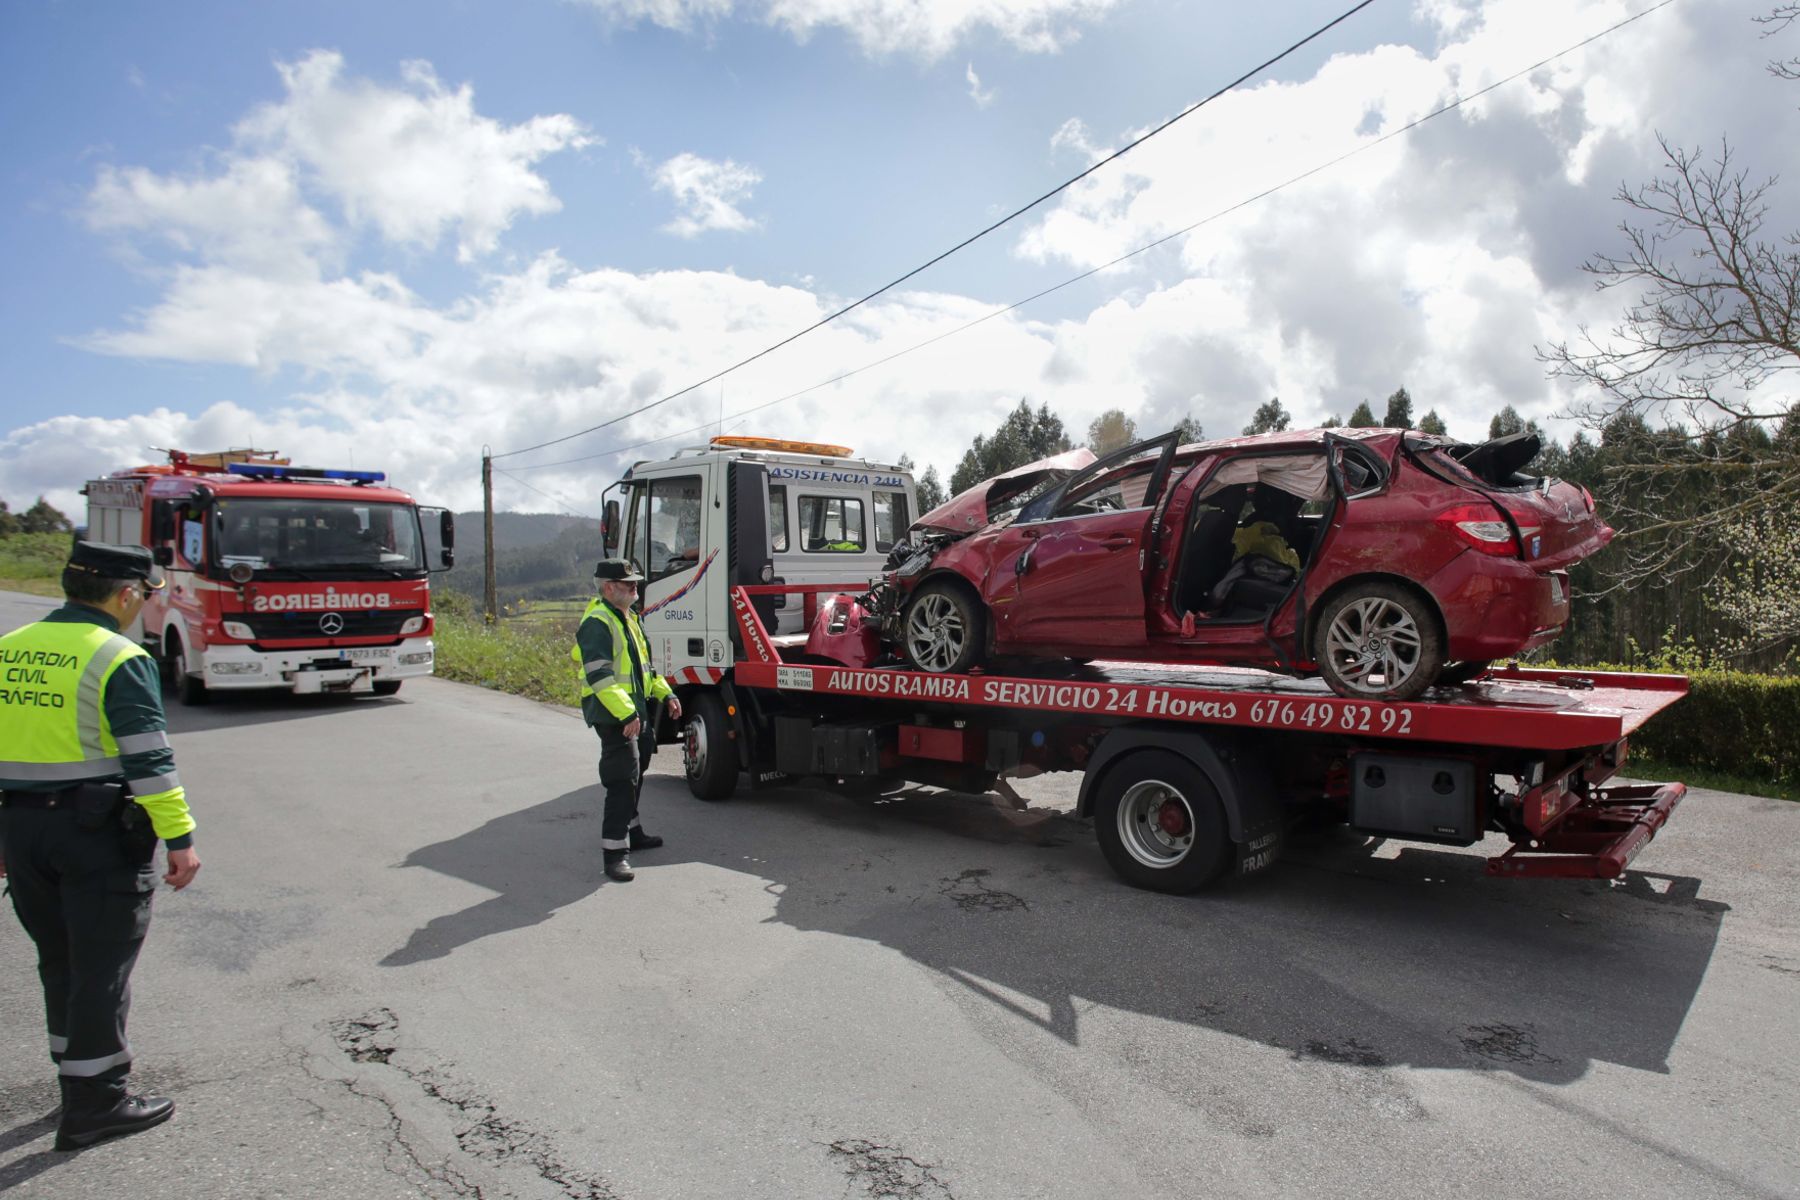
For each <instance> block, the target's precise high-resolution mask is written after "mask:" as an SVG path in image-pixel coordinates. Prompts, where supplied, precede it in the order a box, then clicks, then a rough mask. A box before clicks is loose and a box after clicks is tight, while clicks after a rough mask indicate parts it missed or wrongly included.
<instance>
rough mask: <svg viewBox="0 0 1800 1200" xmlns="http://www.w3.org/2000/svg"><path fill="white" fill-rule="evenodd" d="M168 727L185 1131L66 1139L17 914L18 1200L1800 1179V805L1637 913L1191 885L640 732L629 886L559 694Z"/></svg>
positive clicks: (5, 1051)
mask: <svg viewBox="0 0 1800 1200" xmlns="http://www.w3.org/2000/svg"><path fill="white" fill-rule="evenodd" d="M47 606H48V602H47V601H38V600H35V599H32V598H29V597H19V596H12V595H0V628H11V627H12V626H14V625H16V624H19V623H21V622H23V621H26V620H29V619H31V618H32V617H33V616H35V615H36V614H38V613H40V612H42V611H43V610H44V609H45V608H46V607H47ZM171 725H172V728H173V730H174V744H175V747H176V753H177V755H178V758H179V762H180V769H181V774H182V778H183V780H184V781H185V782H186V784H187V786H188V790H189V794H190V797H191V800H192V802H193V804H194V807H195V810H196V813H197V815H198V818H199V821H200V830H199V841H198V845H199V848H200V851H201V854H202V857H203V858H204V861H205V864H206V865H205V869H204V870H203V871H202V873H201V875H200V878H199V882H198V883H196V884H195V885H194V886H193V887H192V888H190V889H188V890H187V891H186V892H183V893H181V894H178V895H177V894H172V893H169V892H167V891H166V890H165V891H164V892H163V893H162V894H161V895H160V896H159V898H158V900H157V908H156V917H155V922H154V924H153V926H152V930H151V936H150V941H149V943H148V945H147V947H146V949H145V953H144V957H143V960H142V962H141V965H140V967H139V970H138V972H137V976H136V1000H135V1005H134V1009H133V1014H132V1033H133V1037H132V1041H133V1044H134V1046H135V1048H136V1050H137V1055H138V1071H137V1074H136V1076H135V1079H136V1080H137V1083H138V1084H139V1085H140V1086H143V1087H148V1088H152V1089H166V1090H167V1091H168V1092H169V1093H170V1094H172V1095H174V1096H175V1097H176V1098H177V1100H178V1102H179V1105H180V1110H179V1112H178V1113H177V1115H176V1118H175V1120H174V1121H173V1122H172V1123H171V1124H169V1125H167V1126H165V1127H163V1128H161V1129H159V1130H156V1131H153V1132H151V1133H147V1134H144V1135H142V1136H139V1137H134V1138H130V1139H126V1140H124V1141H120V1142H115V1143H110V1144H106V1145H103V1146H100V1147H97V1148H94V1149H92V1150H89V1151H86V1152H83V1153H81V1154H78V1155H61V1154H56V1153H54V1152H52V1151H51V1150H50V1140H51V1131H52V1124H51V1121H50V1120H49V1119H48V1114H51V1113H52V1112H53V1110H54V1107H55V1092H54V1086H53V1080H52V1078H51V1075H50V1072H49V1065H48V1062H47V1060H46V1058H45V1056H44V1053H43V1037H42V1030H41V1027H40V1025H39V1023H38V1013H39V1011H40V1010H39V1001H38V998H37V990H36V979H35V974H34V972H33V970H32V956H31V950H30V946H29V943H28V942H27V941H26V939H25V937H24V935H23V933H22V932H21V931H20V930H19V928H18V926H17V924H16V922H14V921H13V920H11V919H10V918H6V919H3V920H0V963H4V964H5V969H4V970H0V1012H4V1013H5V1014H7V1016H6V1019H5V1021H4V1022H3V1023H0V1191H5V1190H7V1189H11V1190H12V1191H13V1193H14V1194H15V1195H17V1196H18V1197H19V1198H20V1200H24V1198H26V1197H77V1196H79V1197H88V1196H100V1195H107V1196H137V1197H164V1196H166V1197H180V1198H182V1200H202V1198H207V1197H230V1198H233V1200H239V1198H243V1197H356V1198H359V1200H361V1198H379V1197H414V1196H420V1195H426V1196H435V1197H476V1196H479V1197H485V1198H487V1200H494V1198H498V1197H520V1198H530V1197H546V1198H566V1197H578V1198H590V1197H619V1198H622V1200H659V1198H672V1197H730V1198H755V1197H777V1198H787V1197H799V1198H811V1197H820V1198H837V1197H906V1198H909V1200H910V1198H923V1200H946V1198H950V1197H955V1198H957V1200H976V1198H977V1197H1003V1198H1017V1197H1084V1198H1091V1197H1098V1196H1109V1195H1119V1196H1129V1197H1133V1198H1137V1197H1146V1198H1148V1197H1209V1198H1210V1197H1236V1196H1259V1197H1268V1196H1282V1197H1285V1196H1300V1195H1308V1196H1369V1197H1381V1198H1382V1200H1388V1198H1389V1197H1392V1196H1393V1195H1395V1194H1397V1193H1398V1194H1405V1195H1423V1196H1433V1197H1436V1196H1487V1195H1494V1194H1499V1193H1502V1192H1506V1193H1517V1194H1522V1195H1531V1196H1538V1197H1544V1196H1582V1197H1592V1196H1596V1195H1606V1196H1608V1197H1621V1196H1627V1197H1628V1196H1671V1197H1676V1196H1678V1197H1699V1196H1706V1197H1710V1196H1793V1195H1800V1116H1797V1115H1796V1097H1797V1096H1800V1053H1796V1049H1795V1048H1796V1046H1800V1036H1797V1035H1800V899H1796V891H1797V889H1796V886H1795V885H1796V882H1797V881H1800V805H1794V804H1788V803H1784V802H1780V801H1773V800H1762V799H1756V798H1753V797H1746V796H1734V795H1725V794H1720V793H1714V792H1696V793H1693V794H1692V795H1691V796H1690V798H1689V799H1688V801H1687V802H1686V803H1685V804H1684V805H1683V806H1682V808H1681V809H1679V810H1678V811H1677V813H1676V814H1675V817H1674V820H1673V821H1672V823H1671V824H1670V826H1669V827H1668V829H1666V830H1665V832H1664V833H1663V835H1662V836H1661V837H1660V838H1659V839H1658V840H1657V841H1656V842H1655V843H1653V844H1652V845H1651V846H1650V847H1649V848H1648V849H1647V850H1646V851H1645V852H1644V853H1643V855H1641V856H1640V858H1639V860H1638V862H1637V863H1636V864H1635V865H1636V868H1637V869H1636V870H1634V871H1633V872H1632V873H1631V874H1630V877H1629V878H1628V879H1627V880H1625V881H1624V882H1623V883H1621V884H1620V885H1618V886H1611V887H1609V886H1603V885H1597V884H1589V883H1576V882H1520V881H1500V880H1489V879H1487V878H1485V877H1484V876H1483V875H1482V874H1481V863H1482V856H1483V853H1482V850H1481V848H1477V849H1473V850H1469V851H1445V850H1440V849H1430V848H1420V847H1407V846H1402V845H1400V844H1398V843H1369V842H1365V841H1363V840H1362V839H1358V838H1353V837H1350V836H1347V835H1344V836H1324V837H1321V838H1319V839H1318V840H1317V841H1316V842H1314V843H1312V844H1308V845H1305V846H1301V847H1298V848H1294V849H1292V850H1290V852H1289V854H1288V855H1287V857H1286V858H1285V859H1284V861H1283V864H1282V865H1281V867H1280V868H1279V869H1278V870H1277V871H1275V872H1274V873H1272V874H1271V875H1270V876H1268V877H1266V878H1264V879H1263V880H1260V881H1258V882H1255V883H1251V884H1247V885H1240V886H1236V887H1230V888H1226V889H1225V890H1222V891H1219V892H1215V893H1211V894H1206V895H1202V896H1197V897H1189V898H1171V897H1166V896H1160V895H1153V894H1148V893H1143V892H1137V891H1133V890H1131V889H1128V888H1126V887H1124V886H1122V885H1120V884H1119V883H1117V882H1116V881H1115V880H1114V879H1113V877H1112V875H1111V874H1110V873H1109V872H1108V870H1107V869H1106V867H1105V865H1104V863H1103V862H1102V861H1101V858H1100V855H1099V852H1098V850H1097V849H1096V847H1095V845H1094V840H1093V836H1092V830H1091V829H1090V828H1089V827H1088V825H1087V824H1086V823H1084V822H1078V821H1076V820H1074V819H1072V818H1070V817H1069V816H1067V815H1066V813H1067V810H1068V808H1069V806H1070V803H1071V801H1072V791H1073V789H1072V781H1070V780H1068V779H1064V778H1062V777H1052V778H1051V779H1049V780H1037V781H1032V784H1033V785H1035V786H1030V787H1027V786H1021V791H1026V792H1027V794H1028V796H1029V797H1030V798H1031V799H1032V801H1033V803H1032V806H1031V807H1030V808H1029V809H1028V810H1027V811H1024V812H1015V811H1012V810H1011V809H1010V808H1008V807H1006V806H1004V805H1001V804H998V803H996V802H994V801H992V800H991V799H980V798H969V797H957V796H950V795H944V794H940V793H916V794H910V793H909V794H902V795H901V796H899V797H890V798H885V799H881V800H869V799H851V798H846V797H841V796H837V795H833V794H829V793H824V792H818V791H810V790H800V789H783V790H778V791H767V792H761V793H757V794H754V795H740V797H739V798H737V799H734V800H732V801H730V802H727V803H724V804H716V805H715V804H704V803H701V802H699V801H697V800H694V799H693V798H692V797H690V796H689V795H688V793H687V790H686V787H685V785H684V784H683V783H682V781H681V779H680V778H679V776H678V774H676V773H675V772H676V771H677V762H676V758H675V754H674V753H673V751H672V750H670V749H665V751H664V752H663V753H662V755H660V756H659V759H658V762H657V770H656V774H655V775H654V776H653V777H652V778H651V779H650V780H649V782H648V785H647V787H646V791H645V801H644V809H645V822H646V824H647V825H648V827H649V828H651V829H652V830H653V831H654V832H658V833H662V834H664V835H666V836H667V838H668V839H669V844H668V846H667V847H666V848H665V849H663V850H660V851H655V852H650V853H644V854H640V855H636V856H634V860H635V862H636V865H637V867H638V878H637V880H636V882H634V883H631V884H629V885H619V884H611V883H607V882H605V880H604V877H603V876H602V874H601V872H600V862H599V859H600V853H599V845H598V841H599V836H600V830H599V824H600V823H599V819H598V810H599V792H598V788H597V785H596V783H595V779H594V760H595V752H596V749H597V743H596V742H595V740H594V738H593V736H592V734H591V733H590V732H588V731H587V730H586V729H585V728H584V727H583V726H582V724H581V721H580V719H579V717H578V716H577V715H576V714H574V713H572V712H569V711H567V710H562V709H557V708H551V707H546V706H543V705H539V704H534V703H531V702H529V701H525V700H520V699H517V698H514V697H509V696H502V695H497V694H493V693H489V692H485V691H482V690H480V689H477V688H472V687H466V686H462V685H458V684H452V683H446V682H442V681H437V680H424V681H414V682H410V683H408V684H407V685H406V689H405V690H404V691H403V692H402V693H401V694H400V695H399V696H398V697H395V698H393V699H386V700H378V699H372V698H361V699H339V698H330V697H324V698H308V699H304V700H302V699H294V698H277V697H262V698H245V699H239V700H236V701H233V702H230V703H221V704H216V705H213V706H209V707H207V708H202V709H182V708H179V707H176V708H175V709H174V711H173V713H172V719H171ZM1489 852H1491V847H1490V848H1489Z"/></svg>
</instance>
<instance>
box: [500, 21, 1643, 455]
mask: <svg viewBox="0 0 1800 1200" xmlns="http://www.w3.org/2000/svg"><path fill="white" fill-rule="evenodd" d="M1673 3H1675V0H1661V3H1659V4H1653V5H1651V6H1650V7H1649V8H1646V9H1644V10H1643V11H1642V12H1639V13H1634V14H1633V15H1631V16H1629V17H1626V18H1625V19H1623V20H1621V21H1619V22H1617V23H1616V24H1613V25H1609V26H1607V27H1606V28H1605V29H1602V30H1600V31H1599V32H1598V33H1594V34H1590V35H1589V36H1587V37H1585V38H1583V39H1581V40H1580V41H1579V42H1575V43H1574V44H1572V45H1569V46H1565V47H1564V48H1563V49H1561V50H1558V51H1557V52H1556V53H1555V54H1552V55H1549V56H1547V57H1545V58H1541V59H1539V60H1538V61H1537V62H1534V63H1532V64H1531V65H1530V66H1528V67H1522V68H1520V69H1519V70H1517V71H1514V72H1513V73H1512V74H1510V75H1508V76H1506V77H1504V78H1502V79H1497V80H1495V81H1494V82H1493V83H1490V84H1488V85H1487V86H1486V87H1484V88H1481V89H1480V90H1479V91H1475V92H1471V93H1470V94H1469V95H1467V96H1459V97H1457V98H1456V99H1454V100H1451V101H1450V102H1449V103H1447V104H1444V105H1442V106H1440V107H1438V108H1435V109H1433V110H1432V111H1430V112H1428V113H1426V114H1425V115H1423V116H1421V117H1416V118H1414V119H1413V120H1411V121H1409V122H1407V123H1406V124H1405V125H1402V126H1400V127H1399V128H1397V129H1392V130H1389V131H1388V132H1387V133H1384V134H1382V135H1381V136H1380V137H1378V138H1376V139H1375V140H1374V141H1372V142H1364V143H1363V144H1362V145H1360V146H1358V147H1356V148H1355V149H1353V150H1347V151H1345V152H1344V153H1343V154H1340V155H1338V156H1337V157H1336V158H1333V159H1329V160H1327V161H1325V162H1322V163H1319V164H1318V165H1317V166H1314V167H1310V168H1308V169H1307V170H1305V171H1302V172H1300V174H1298V175H1295V176H1292V177H1291V178H1289V179H1285V180H1283V181H1282V182H1280V183H1277V184H1274V185H1273V186H1271V187H1267V188H1264V189H1263V190H1262V191H1260V192H1257V193H1256V194H1255V195H1253V196H1247V197H1245V198H1244V199H1242V200H1239V201H1238V202H1237V203H1235V204H1232V205H1230V206H1228V207H1226V208H1222V209H1219V210H1218V211H1217V212H1215V213H1212V214H1210V215H1209V216H1205V217H1202V218H1201V219H1200V220H1198V221H1195V222H1194V223H1193V224H1191V225H1184V226H1183V227H1182V228H1180V229H1177V230H1174V231H1172V232H1170V233H1166V234H1164V235H1163V236H1162V237H1159V238H1157V239H1156V240H1155V241H1152V242H1146V243H1145V244H1144V245H1142V246H1139V247H1137V248H1136V249H1134V250H1127V251H1126V252H1125V253H1123V254H1121V255H1119V256H1118V257H1117V258H1115V259H1112V260H1111V261H1109V262H1104V263H1101V264H1100V265H1099V266H1097V267H1090V268H1089V269H1088V270H1086V271H1083V272H1081V273H1080V274H1079V275H1072V276H1070V277H1069V278H1067V279H1065V280H1063V281H1062V282H1061V283H1057V284H1052V285H1051V286H1050V287H1047V288H1044V289H1043V290H1042V291H1038V292H1033V293H1032V294H1031V295H1029V296H1026V297H1024V298H1023V299H1021V300H1015V301H1013V302H1012V303H1011V304H1008V305H1005V306H1003V307H1001V308H996V309H994V310H993V311H992V312H990V313H986V314H984V315H983V316H979V317H976V318H975V319H974V320H972V321H967V322H965V323H963V324H961V325H958V326H956V327H955V328H953V329H946V330H945V331H944V332H942V333H938V334H934V335H932V336H931V337H928V338H926V339H925V340H924V341H922V342H916V343H914V344H913V345H911V346H907V347H905V348H904V349H901V350H896V351H894V352H893V353H892V354H888V355H884V356H883V357H881V358H878V359H875V360H873V361H872V362H866V363H864V364H863V365H862V366H860V367H853V368H852V369H850V370H848V371H844V372H842V373H840V374H837V375H833V376H832V377H831V378H829V379H822V380H820V381H819V382H817V383H814V384H810V385H808V386H806V387H803V388H801V389H800V390H798V391H794V392H789V393H787V395H785V396H778V397H776V398H775V399H773V400H766V401H764V402H763V403H761V404H757V405H752V406H751V407H749V408H745V409H739V410H738V411H737V412H734V413H732V414H730V416H731V417H732V418H737V417H747V416H749V415H751V414H752V413H758V412H761V411H763V410H764V409H766V408H773V407H774V406H775V405H777V404H783V403H786V402H787V401H789V400H794V399H797V398H799V397H801V396H804V395H806V394H807V393H808V392H816V391H818V390H819V389H820V388H824V387H830V386H831V385H832V384H834V383H842V382H843V381H844V380H846V379H849V378H851V377H853V376H856V375H860V374H862V373H863V372H864V371H872V370H874V369H875V368H876V367H880V366H885V365H886V364H888V363H891V362H893V361H894V360H895V359H897V358H903V357H905V356H906V355H908V354H911V353H913V352H914V351H917V350H923V349H925V348H926V347H927V346H932V345H936V344H937V343H938V342H941V341H943V340H944V339H946V338H951V337H955V336H956V335H957V334H959V333H964V332H966V331H968V330H970V329H973V328H975V327H976V326H977V325H983V324H986V323H987V322H988V321H991V320H993V319H994V318H995V317H1003V316H1005V315H1006V314H1007V313H1009V312H1013V311H1014V310H1016V309H1020V308H1023V307H1025V306H1026V305H1027V304H1031V303H1033V302H1035V301H1038V300H1042V299H1043V298H1044V297H1045V296H1048V295H1051V294H1052V293H1055V292H1059V291H1061V290H1062V289H1064V288H1066V287H1070V286H1072V285H1074V284H1077V283H1080V282H1081V281H1082V280H1084V279H1090V278H1092V277H1093V276H1095V275H1098V274H1099V273H1100V272H1102V271H1105V270H1109V269H1110V268H1112V267H1116V266H1118V265H1119V264H1120V263H1123V262H1127V261H1129V260H1130V259H1133V258H1136V257H1137V256H1138V255H1140V254H1147V253H1149V252H1150V251H1152V250H1154V249H1156V248H1157V247H1158V246H1162V245H1165V244H1166V243H1168V242H1171V241H1174V240H1175V239H1176V238H1178V237H1183V236H1185V235H1187V234H1190V233H1192V232H1193V231H1194V230H1196V229H1199V228H1200V227H1201V226H1203V225H1210V224H1211V223H1213V222H1214V221H1218V220H1221V219H1223V218H1225V217H1228V216H1230V215H1231V214H1232V213H1234V212H1237V211H1238V210H1240V209H1243V208H1247V207H1249V206H1250V205H1252V204H1255V203H1256V202H1257V201H1259V200H1264V199H1267V198H1268V197H1269V196H1272V195H1274V194H1275V193H1276V192H1279V191H1282V190H1284V189H1285V188H1289V187H1292V186H1293V185H1294V184H1296V183H1301V182H1304V181H1305V180H1307V179H1310V178H1312V177H1313V176H1314V175H1318V174H1320V173H1322V172H1324V171H1328V170H1330V169H1331V168H1333V167H1335V166H1337V165H1339V164H1340V163H1343V162H1345V161H1347V160H1349V159H1352V158H1355V157H1356V156H1357V155H1359V154H1363V153H1365V152H1367V151H1369V150H1373V149H1375V147H1377V146H1379V145H1381V144H1382V143H1384V142H1388V141H1391V140H1392V139H1394V138H1397V137H1400V136H1401V135H1403V134H1407V133H1410V132H1412V131H1413V130H1414V129H1417V128H1418V127H1419V126H1421V125H1423V124H1425V122H1427V121H1430V120H1434V119H1436V118H1437V117H1441V116H1443V115H1444V114H1445V113H1448V112H1452V111H1454V110H1456V109H1458V108H1461V107H1462V106H1463V105H1465V104H1469V103H1471V102H1472V101H1475V100H1479V99H1481V97H1483V96H1485V95H1487V94H1488V93H1489V92H1491V91H1493V90H1494V89H1496V88H1499V87H1503V86H1505V85H1506V84H1509V83H1512V82H1513V81H1514V80H1516V79H1519V78H1522V77H1523V76H1526V75H1529V74H1531V73H1532V72H1533V71H1536V70H1538V69H1539V68H1540V67H1544V66H1548V65H1549V64H1550V63H1553V62H1555V61H1556V60H1557V59H1559V58H1564V57H1566V56H1568V55H1570V54H1573V53H1574V52H1575V51H1577V50H1580V49H1582V48H1583V47H1585V46H1588V45H1591V44H1592V43H1594V42H1597V41H1599V40H1600V39H1601V38H1603V37H1606V36H1608V35H1609V34H1612V33H1616V32H1617V31H1619V30H1620V29H1623V28H1624V27H1625V26H1627V25H1630V24H1631V23H1632V22H1634V21H1640V20H1642V19H1643V18H1645V17H1647V16H1649V15H1650V14H1651V13H1653V12H1656V11H1657V10H1658V9H1663V8H1667V7H1668V6H1669V5H1671V4H1673ZM714 424H715V422H713V421H708V422H707V423H706V424H704V425H699V426H696V427H695V428H693V429H689V430H684V431H682V432H681V433H672V434H668V435H666V436H664V437H660V438H653V439H651V440H650V441H647V442H637V443H634V444H633V445H630V446H618V447H614V448H613V449H611V450H603V451H599V452H597V453H594V454H588V455H583V456H582V457H580V458H571V459H564V460H563V461H561V462H554V463H534V464H531V465H530V466H525V467H519V468H517V469H518V470H523V471H535V470H539V469H541V468H545V467H561V466H569V465H571V464H573V463H580V462H591V461H592V460H594V459H597V458H610V457H612V456H613V455H615V454H623V453H625V452H626V451H629V450H637V449H641V448H642V447H644V446H654V445H656V444H657V443H658V442H666V441H670V440H672V439H674V438H678V437H685V436H687V434H690V433H698V432H699V431H701V430H704V429H710V428H711V427H712V426H713V425H714ZM495 469H496V470H498V468H495ZM515 478H516V477H515ZM520 482H523V481H522V480H521V481H520Z"/></svg>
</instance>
